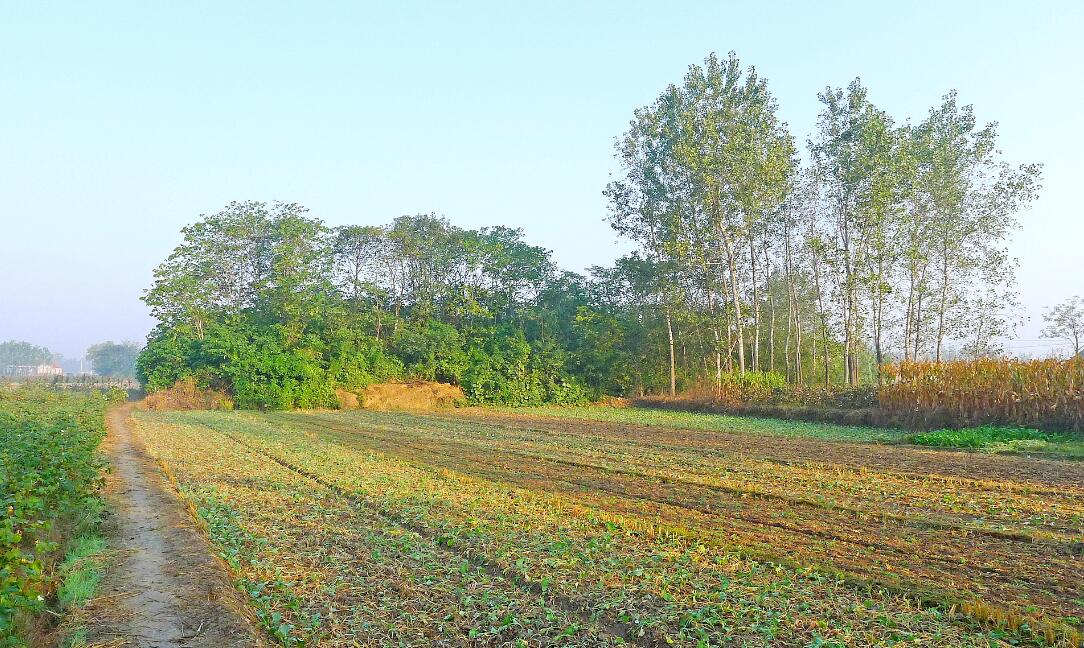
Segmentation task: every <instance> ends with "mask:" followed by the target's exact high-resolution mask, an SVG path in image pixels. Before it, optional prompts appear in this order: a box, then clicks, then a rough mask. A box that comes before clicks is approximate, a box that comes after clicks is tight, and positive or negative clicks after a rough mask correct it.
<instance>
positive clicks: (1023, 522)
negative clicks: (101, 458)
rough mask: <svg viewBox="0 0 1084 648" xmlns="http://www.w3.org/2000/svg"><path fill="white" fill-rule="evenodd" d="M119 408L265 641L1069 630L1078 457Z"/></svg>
mask: <svg viewBox="0 0 1084 648" xmlns="http://www.w3.org/2000/svg"><path fill="white" fill-rule="evenodd" d="M135 421H136V425H137V427H138V429H139V431H140V433H141V434H142V436H143V437H144V439H145V441H146V443H147V445H148V448H149V449H150V450H151V452H153V453H154V454H156V455H157V456H158V457H159V458H160V459H161V460H162V461H163V462H164V463H165V464H166V465H167V466H168V467H169V468H170V470H171V471H172V473H173V475H174V476H175V477H176V479H177V481H178V483H179V485H180V487H181V489H182V491H183V492H184V493H185V495H186V496H187V497H188V498H189V499H190V501H191V502H192V504H193V505H194V506H195V507H196V508H197V509H198V510H199V512H200V515H201V516H203V517H204V519H205V520H207V521H208V524H209V528H210V532H211V536H212V539H214V540H215V541H216V543H217V544H218V545H219V546H220V548H223V550H224V552H225V553H226V554H227V555H228V556H229V557H228V558H227V560H228V561H230V563H231V566H232V567H233V568H234V570H235V572H236V575H237V576H238V578H240V579H241V580H242V581H243V582H244V583H247V585H246V587H247V588H249V589H250V590H255V591H258V592H259V595H258V596H255V597H254V599H253V600H254V602H255V603H256V604H257V606H258V608H259V609H262V610H263V614H262V618H263V617H266V618H270V615H271V614H277V615H279V616H278V617H275V619H277V623H276V624H272V625H274V627H273V628H271V629H272V631H273V632H278V633H279V634H280V635H281V636H280V638H284V639H287V640H294V639H296V640H306V641H309V642H310V643H312V642H315V643H316V644H318V645H328V646H338V645H355V643H357V644H361V645H389V644H399V643H402V644H408V645H428V644H431V643H435V644H439V645H552V644H562V645H585V646H586V645H592V646H594V645H611V644H618V643H622V642H624V643H633V644H636V645H667V644H669V643H677V644H688V645H795V646H809V645H819V646H829V645H849V646H851V645H853V646H866V645H959V646H987V645H1008V644H1007V643H1005V642H1007V641H1012V642H1017V643H1021V642H1022V643H1025V644H1029V643H1030V644H1039V645H1041V644H1055V645H1079V630H1080V621H1079V619H1080V618H1081V617H1084V593H1082V591H1081V586H1080V573H1081V571H1082V568H1084V555H1082V554H1084V544H1082V540H1084V463H1076V462H1069V461H1056V460H1046V459H1034V458H1027V457H1012V456H991V455H980V454H972V453H964V452H951V451H935V450H927V449H917V448H913V447H905V446H892V445H878V444H873V443H853V442H843V441H828V440H823V439H816V438H802V437H800V436H780V435H771V434H753V433H742V432H741V431H740V430H738V429H734V430H732V431H720V430H704V429H672V428H665V427H659V426H654V427H647V426H638V425H630V424H625V423H615V422H606V421H597V420H576V419H572V418H555V417H541V416H532V415H525V414H513V413H498V412H492V411H486V410H467V411H455V412H442V413H439V414H419V413H413V414H408V413H402V412H373V411H355V412H315V413H267V414H256V413H239V412H236V413H227V412H140V413H138V414H137V416H136V419H135ZM754 427H755V426H754ZM814 436H815V435H814ZM260 606H262V607H260ZM269 627H270V626H269Z"/></svg>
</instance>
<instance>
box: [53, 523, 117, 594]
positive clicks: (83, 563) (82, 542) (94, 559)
mask: <svg viewBox="0 0 1084 648" xmlns="http://www.w3.org/2000/svg"><path fill="white" fill-rule="evenodd" d="M105 547H106V543H105V538H103V537H101V536H100V535H97V534H93V535H85V536H80V537H78V538H76V539H75V541H74V542H73V543H72V545H71V548H70V549H69V550H68V553H67V555H66V556H65V557H64V562H63V563H61V565H60V569H59V574H60V577H61V579H62V582H61V584H60V588H59V589H58V590H57V602H58V603H59V604H60V607H61V608H63V609H65V610H67V609H70V608H73V607H78V606H79V605H82V604H83V603H85V602H86V601H88V600H90V598H91V597H93V596H94V592H95V591H96V590H97V588H98V582H99V581H100V580H101V576H102V575H101V561H100V559H99V557H100V555H101V553H102V552H103V551H105Z"/></svg>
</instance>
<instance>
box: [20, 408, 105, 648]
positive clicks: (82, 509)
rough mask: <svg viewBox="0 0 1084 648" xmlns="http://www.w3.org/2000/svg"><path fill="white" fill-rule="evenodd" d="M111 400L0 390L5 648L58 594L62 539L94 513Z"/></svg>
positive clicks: (21, 640) (63, 541) (96, 508)
mask: <svg viewBox="0 0 1084 648" xmlns="http://www.w3.org/2000/svg"><path fill="white" fill-rule="evenodd" d="M110 400H112V395H111V394H110V395H102V394H95V393H70V392H69V393H63V392H57V391H48V390H46V389H42V388H24V389H16V390H8V389H0V646H3V647H7V646H19V645H22V643H23V639H21V638H20V636H21V635H22V634H23V631H24V630H25V627H26V625H27V624H28V622H29V620H30V619H31V618H32V617H33V616H34V615H35V614H38V613H40V612H42V611H43V610H44V609H45V607H46V605H47V604H48V603H49V602H50V599H51V598H52V597H53V595H54V594H55V593H56V589H57V582H56V581H57V572H56V567H57V562H58V560H59V559H60V558H61V557H62V553H63V550H64V548H65V536H66V535H67V533H68V532H69V531H70V530H71V529H73V528H74V527H76V526H77V525H78V524H79V523H80V520H79V518H80V517H81V516H83V515H85V514H86V512H87V511H96V510H98V507H97V505H96V501H97V500H96V493H97V490H98V489H99V487H100V485H101V479H102V478H101V471H102V460H101V458H100V457H99V456H98V453H97V448H98V444H99V443H100V442H101V440H102V438H103V436H104V434H105V428H104V423H103V413H104V410H105V408H106V406H107V405H108V404H109V402H110Z"/></svg>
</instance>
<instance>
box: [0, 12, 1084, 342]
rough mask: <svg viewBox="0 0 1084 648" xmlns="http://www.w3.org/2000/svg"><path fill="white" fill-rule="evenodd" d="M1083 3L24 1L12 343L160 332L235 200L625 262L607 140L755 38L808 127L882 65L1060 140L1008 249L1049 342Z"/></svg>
mask: <svg viewBox="0 0 1084 648" xmlns="http://www.w3.org/2000/svg"><path fill="white" fill-rule="evenodd" d="M934 14H936V16H935V17H934ZM1082 25H1084V8H1082V6H1081V5H1080V4H1079V3H1074V2H1050V3H1044V4H1043V5H1041V6H1034V7H1017V6H1012V5H1010V4H1007V3H1006V4H1000V5H999V4H993V3H982V2H974V3H956V4H954V5H953V6H951V7H943V6H940V5H934V4H930V5H928V6H918V7H900V6H893V7H884V8H873V9H871V8H869V7H868V6H867V5H864V4H858V3H853V4H842V3H840V4H837V5H835V7H834V8H833V9H832V10H831V11H826V10H824V9H822V8H818V7H812V6H806V5H805V4H802V3H781V4H777V5H775V6H773V7H771V8H770V9H760V10H756V9H751V8H750V9H738V8H733V7H728V6H723V5H721V4H719V5H717V4H716V3H707V2H705V3H698V4H692V3H690V4H688V5H686V6H685V7H683V8H682V9H681V10H680V11H678V10H675V9H674V8H673V7H666V6H663V5H660V4H657V3H644V4H643V5H642V6H632V5H630V4H628V3H622V4H620V5H618V4H617V3H614V4H612V5H610V6H609V7H601V6H594V7H573V6H572V5H565V6H562V7H556V8H553V7H545V8H543V7H526V6H514V7H513V6H504V5H501V4H498V3H492V4H488V5H486V4H473V5H471V6H469V7H466V8H463V7H454V8H453V7H450V6H448V7H445V6H440V5H435V4H434V5H432V6H429V5H426V4H423V3H414V4H407V5H403V4H397V5H396V6H395V7H377V8H373V9H361V8H357V7H354V6H350V5H348V4H347V3H341V4H327V5H324V6H323V7H322V8H321V9H319V10H312V9H308V10H304V11H303V10H302V9H300V8H297V7H295V8H290V7H286V6H281V7H270V8H269V7H267V6H264V5H258V4H256V3H253V4H251V5H248V6H247V7H243V6H240V5H238V6H235V7H233V8H226V9H224V8H222V7H221V6H219V5H217V4H214V3H206V4H204V5H202V6H193V5H187V6H185V7H184V8H183V9H182V8H180V7H176V8H174V7H165V6H161V7H154V8H149V7H147V6H144V5H140V4H137V3H112V4H108V5H94V6H89V5H86V6H80V5H75V4H72V5H67V6H60V5H57V6H53V7H44V6H38V5H31V4H24V5H19V6H17V7H15V6H12V7H7V8H6V9H5V11H4V20H3V21H2V23H0V78H3V79H4V88H5V100H4V101H3V102H0V141H3V142H4V148H3V152H2V153H0V190H2V191H3V196H4V202H3V209H2V211H0V225H2V232H3V237H2V239H0V240H2V241H3V242H4V249H5V252H4V257H3V258H4V261H5V263H4V267H5V269H6V273H5V274H6V275H8V277H7V279H6V280H5V281H3V282H0V340H7V339H12V338H14V339H26V340H29V341H32V342H34V343H36V344H40V345H44V346H47V347H49V348H50V349H51V350H53V351H56V352H60V353H63V354H64V355H66V356H79V355H81V354H82V353H83V351H84V350H85V348H86V347H87V346H89V345H90V344H92V343H95V342H99V341H101V340H105V339H118V340H119V339H125V338H131V339H137V340H142V339H143V338H144V336H145V335H146V333H147V332H148V331H149V330H150V328H151V327H152V326H153V320H152V319H151V318H150V316H149V314H148V312H147V309H146V307H145V306H144V305H143V303H142V302H140V301H139V296H140V295H141V294H142V291H143V290H144V289H145V288H146V287H148V286H149V285H150V284H151V280H152V277H151V272H152V270H153V268H154V267H155V266H156V265H157V264H158V263H159V262H160V261H161V260H162V259H163V258H165V256H166V255H167V254H168V253H169V251H170V250H171V249H173V248H174V246H176V245H177V244H178V243H179V241H180V235H179V234H178V231H179V230H180V228H181V227H182V226H184V225H185V224H188V223H190V222H192V221H194V220H195V219H196V217H197V216H198V215H199V214H200V213H211V212H214V211H216V210H218V209H220V208H221V207H222V206H223V205H225V204H226V203H227V202H229V201H231V200H247V199H253V200H268V201H270V200H276V199H278V200H287V201H293V202H299V203H302V204H304V205H306V206H308V207H309V208H310V209H311V215H313V216H315V217H317V218H322V219H324V220H325V221H326V222H327V223H328V224H329V225H339V224H343V223H366V224H381V223H386V222H389V221H390V220H391V219H393V218H394V217H396V216H399V215H402V214H414V213H419V212H430V211H433V212H437V213H438V214H444V215H446V216H447V217H448V218H449V219H450V220H451V221H452V222H453V223H454V224H456V225H459V226H462V227H471V228H473V227H480V226H484V225H495V224H504V225H509V226H514V227H523V228H524V229H525V231H526V238H527V240H529V241H531V242H532V243H534V244H538V245H542V246H545V247H548V248H550V249H552V250H553V251H554V253H555V259H556V261H557V262H558V263H559V264H560V265H561V266H562V267H564V268H566V269H570V270H582V269H583V268H585V267H587V266H590V265H594V264H601V265H606V264H610V263H611V262H612V261H613V260H614V259H615V258H616V257H617V256H619V255H620V254H622V253H623V252H625V251H626V250H627V249H628V244H627V243H624V242H620V243H619V242H618V240H617V236H616V234H615V233H614V232H613V231H612V230H611V229H610V227H609V225H607V224H606V222H605V220H604V217H605V215H606V199H605V198H604V197H603V195H602V188H603V186H604V185H605V184H606V182H607V180H608V179H609V178H610V174H611V173H615V172H616V171H617V169H618V166H617V163H616V162H615V161H614V159H613V139H614V138H615V137H616V136H619V135H620V134H621V133H622V132H623V131H624V130H625V129H626V128H627V124H628V121H629V119H630V118H631V116H632V111H633V110H634V109H635V108H636V107H638V106H642V105H644V104H647V103H649V102H650V101H651V100H652V99H653V98H654V97H656V96H657V94H658V92H659V91H660V89H661V88H663V87H664V86H665V85H666V84H668V83H671V82H674V81H676V80H678V79H680V78H681V75H682V74H684V71H685V70H686V68H687V66H688V65H689V64H691V63H698V62H700V61H702V60H703V58H704V56H705V55H706V54H707V53H708V52H711V51H717V52H720V53H725V52H727V51H729V50H734V51H735V52H737V53H738V54H739V55H740V56H741V57H742V61H743V63H746V64H751V65H755V66H757V69H758V71H759V73H760V74H762V75H764V76H765V77H767V79H768V81H769V83H770V87H771V90H772V92H773V94H774V95H775V96H776V97H777V98H778V100H779V105H780V115H781V117H782V118H783V119H785V120H786V121H787V122H788V123H789V125H790V128H791V130H792V132H793V133H794V134H795V136H796V138H797V140H798V143H799V145H800V148H801V149H803V150H804V143H805V140H806V138H807V137H808V136H809V135H810V133H811V131H812V129H813V127H814V123H815V120H816V115H817V113H818V111H819V110H820V108H821V106H820V104H819V103H818V101H817V98H816V94H817V92H819V91H821V90H823V89H824V88H825V86H828V85H831V86H833V87H836V86H845V85H846V84H847V83H848V82H849V81H850V80H851V79H853V78H854V77H855V76H861V77H862V80H863V82H864V84H865V85H866V86H867V87H868V88H869V91H870V98H871V100H872V101H873V102H875V103H876V104H877V105H878V106H879V107H881V108H883V109H885V110H886V111H888V112H889V113H891V114H892V115H893V116H894V117H896V118H897V119H899V120H901V121H902V120H903V119H905V118H910V119H911V120H912V121H919V120H921V119H922V118H923V117H924V115H925V113H926V110H927V109H928V108H929V107H930V106H931V105H934V104H936V102H937V101H938V99H939V98H940V97H941V96H942V95H943V94H944V93H945V92H947V91H948V90H950V89H952V88H955V89H957V90H958V91H959V100H960V102H961V103H973V104H974V105H975V108H976V114H977V117H978V120H979V122H980V123H985V122H987V121H997V122H999V125H1000V139H999V146H1000V148H1002V149H1003V150H1004V151H1005V152H1006V158H1007V159H1008V160H1009V161H1011V162H1014V163H1025V162H1036V163H1041V164H1043V165H1044V169H1043V182H1042V184H1043V188H1042V190H1041V192H1040V194H1039V195H1040V197H1039V199H1038V201H1037V202H1036V203H1035V204H1034V206H1033V207H1032V208H1031V209H1029V210H1028V211H1026V212H1024V213H1022V214H1020V221H1021V222H1022V224H1023V230H1022V231H1021V232H1019V233H1018V234H1017V235H1016V237H1015V239H1014V242H1013V244H1012V246H1011V248H1010V249H1011V252H1012V253H1013V254H1014V255H1016V256H1018V257H1019V259H1020V269H1019V273H1018V279H1019V291H1020V294H1021V298H1022V302H1023V304H1024V306H1025V311H1026V312H1025V314H1026V315H1027V316H1029V317H1030V321H1029V322H1028V323H1027V324H1026V325H1025V326H1023V327H1022V328H1021V329H1020V330H1019V332H1018V339H1017V340H1016V341H1014V342H1012V343H1011V344H1009V345H1008V347H1009V349H1010V350H1013V351H1016V352H1018V353H1030V354H1035V355H1043V354H1045V353H1046V352H1047V351H1048V350H1049V349H1050V348H1051V347H1053V346H1055V345H1056V344H1057V343H1056V342H1052V341H1040V340H1039V339H1038V338H1039V330H1040V328H1041V326H1042V321H1041V313H1042V307H1043V306H1046V305H1051V304H1054V303H1057V302H1060V301H1063V300H1064V299H1066V298H1068V297H1070V296H1071V295H1074V294H1081V293H1084V286H1082V280H1081V277H1082V276H1084V260H1082V259H1081V256H1080V252H1079V250H1080V247H1081V241H1084V219H1082V218H1081V212H1080V208H1079V206H1078V200H1077V196H1076V191H1075V189H1076V187H1077V185H1078V183H1079V178H1080V177H1081V174H1082V172H1084V168H1082V167H1084V163H1082V162H1080V159H1079V156H1078V155H1077V154H1076V152H1077V151H1079V150H1080V149H1081V148H1082V147H1084V135H1082V134H1081V132H1080V129H1079V128H1078V124H1077V113H1078V110H1079V106H1080V105H1081V103H1082V100H1084V89H1082V86H1081V84H1080V83H1079V82H1077V81H1076V80H1075V79H1073V78H1069V77H1067V75H1066V74H1065V73H1064V72H1063V70H1066V69H1072V68H1071V66H1069V67H1068V68H1067V63H1068V62H1071V61H1080V60H1084V45H1082V44H1081V42H1080V40H1079V37H1078V36H1079V31H1080V28H1081V26H1082ZM804 155H805V153H804V152H803V156H804Z"/></svg>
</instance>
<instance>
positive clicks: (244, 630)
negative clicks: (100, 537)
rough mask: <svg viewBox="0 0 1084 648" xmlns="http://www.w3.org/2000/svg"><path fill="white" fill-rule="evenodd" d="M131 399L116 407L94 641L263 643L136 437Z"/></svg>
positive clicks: (91, 608) (164, 647) (93, 607)
mask: <svg viewBox="0 0 1084 648" xmlns="http://www.w3.org/2000/svg"><path fill="white" fill-rule="evenodd" d="M131 408H132V406H131V405H126V406H123V407H119V408H115V409H113V410H111V411H110V412H109V413H108V415H107V418H106V423H107V427H108V429H109V434H108V436H107V438H106V440H105V443H104V444H103V448H104V450H105V452H106V454H107V455H108V458H109V461H110V464H111V468H112V470H111V471H110V473H109V475H108V476H107V483H106V487H105V498H106V502H107V504H108V511H109V512H108V517H107V518H106V523H105V528H104V532H105V535H106V537H107V539H108V541H109V547H110V549H111V550H112V556H113V558H112V559H111V560H110V561H109V565H108V566H107V568H106V571H105V573H104V574H103V578H102V582H101V585H100V587H99V589H98V592H99V596H98V597H97V598H95V599H94V600H92V601H91V602H90V603H89V604H88V608H87V609H86V610H85V612H86V618H87V620H88V622H89V627H88V631H87V640H88V641H87V643H88V644H89V645H91V646H94V645H98V646H117V647H120V646H131V647H133V648H159V647H161V648H173V647H178V646H183V647H185V648H196V647H207V648H211V647H215V648H218V647H223V648H227V647H238V648H240V647H241V646H263V645H266V642H265V641H264V640H263V639H262V637H263V634H262V631H260V630H259V629H258V628H257V627H256V625H255V624H254V623H253V621H252V620H251V615H250V614H249V613H248V612H247V610H246V606H245V602H244V600H243V597H242V595H241V594H240V593H239V592H238V591H237V590H236V589H235V588H234V587H233V586H232V585H231V584H230V579H229V575H228V573H227V571H226V566H225V564H224V563H222V562H221V561H220V560H219V559H217V558H216V557H215V556H214V553H213V549H212V547H211V545H210V543H209V542H208V541H207V539H206V538H205V537H204V536H203V535H202V534H201V533H200V532H199V531H198V530H197V529H196V527H195V525H194V524H193V521H192V518H191V516H190V515H189V513H188V511H187V510H186V508H185V505H184V503H183V502H182V501H181V499H180V497H179V495H178V494H177V492H176V491H175V490H174V489H173V487H172V486H171V484H170V483H169V481H168V480H167V479H166V478H165V476H164V475H163V474H162V471H161V469H160V468H159V466H158V465H157V464H156V463H155V461H154V459H153V458H151V457H150V456H148V455H147V454H146V453H145V452H144V449H143V447H142V444H141V443H140V442H139V440H138V439H137V438H135V437H134V435H133V433H132V431H131V429H130V426H129V425H128V417H129V415H130V413H131Z"/></svg>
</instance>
